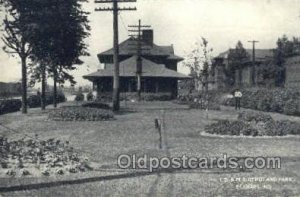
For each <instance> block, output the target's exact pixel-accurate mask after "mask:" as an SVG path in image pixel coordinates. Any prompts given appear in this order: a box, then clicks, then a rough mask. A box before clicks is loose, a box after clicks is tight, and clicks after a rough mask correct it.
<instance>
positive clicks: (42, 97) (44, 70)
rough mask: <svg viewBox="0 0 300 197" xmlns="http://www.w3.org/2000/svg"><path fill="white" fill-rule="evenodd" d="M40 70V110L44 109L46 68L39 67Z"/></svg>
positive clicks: (43, 66)
mask: <svg viewBox="0 0 300 197" xmlns="http://www.w3.org/2000/svg"><path fill="white" fill-rule="evenodd" d="M41 68H42V92H41V108H42V110H45V109H46V66H45V65H44V64H42V65H41Z"/></svg>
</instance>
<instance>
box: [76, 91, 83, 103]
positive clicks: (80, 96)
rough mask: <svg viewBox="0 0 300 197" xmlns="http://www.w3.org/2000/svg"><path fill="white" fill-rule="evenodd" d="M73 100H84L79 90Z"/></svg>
mask: <svg viewBox="0 0 300 197" xmlns="http://www.w3.org/2000/svg"><path fill="white" fill-rule="evenodd" d="M75 101H84V94H83V93H81V92H79V93H77V94H76V96H75Z"/></svg>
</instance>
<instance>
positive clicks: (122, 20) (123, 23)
mask: <svg viewBox="0 0 300 197" xmlns="http://www.w3.org/2000/svg"><path fill="white" fill-rule="evenodd" d="M119 16H120V19H121V22H122V25H123V27H124V29H125V31H128V29H127V27H126V25H125V22H124V19H123V17H122V15H121V13H119Z"/></svg>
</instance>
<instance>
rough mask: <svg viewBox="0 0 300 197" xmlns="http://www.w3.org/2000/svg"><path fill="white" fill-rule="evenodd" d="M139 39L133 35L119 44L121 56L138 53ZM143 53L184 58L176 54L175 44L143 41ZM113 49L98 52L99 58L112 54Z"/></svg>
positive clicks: (177, 58)
mask: <svg viewBox="0 0 300 197" xmlns="http://www.w3.org/2000/svg"><path fill="white" fill-rule="evenodd" d="M137 43H138V42H137V40H136V39H134V38H133V37H130V38H128V39H127V40H125V41H123V42H122V43H120V44H119V55H120V56H132V55H135V54H136V47H137ZM142 49H143V50H142V55H143V56H165V57H166V58H170V59H172V60H178V61H181V60H183V58H181V57H179V56H176V55H174V48H173V45H171V46H158V45H156V44H152V45H150V44H147V43H145V42H143V41H142ZM112 55H113V49H109V50H107V51H104V52H102V53H99V54H98V57H99V59H100V60H101V59H102V58H101V57H103V56H112Z"/></svg>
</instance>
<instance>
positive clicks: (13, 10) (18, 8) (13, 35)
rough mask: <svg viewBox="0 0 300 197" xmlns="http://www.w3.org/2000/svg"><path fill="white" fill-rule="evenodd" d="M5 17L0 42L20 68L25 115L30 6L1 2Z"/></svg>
mask: <svg viewBox="0 0 300 197" xmlns="http://www.w3.org/2000/svg"><path fill="white" fill-rule="evenodd" d="M0 4H1V6H2V7H3V8H4V10H5V13H6V16H5V19H4V20H3V26H2V27H3V30H4V34H3V36H2V38H1V39H2V41H3V42H4V44H5V46H4V47H3V50H4V51H5V52H6V53H9V54H12V55H15V54H16V55H17V56H18V57H19V58H20V60H21V67H22V69H21V70H22V71H21V72H22V113H27V60H28V57H30V55H31V51H32V47H31V46H30V44H29V39H30V37H31V30H32V25H33V23H32V21H31V13H30V11H29V9H28V8H29V7H30V5H29V4H27V2H25V1H17V0H2V1H0Z"/></svg>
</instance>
